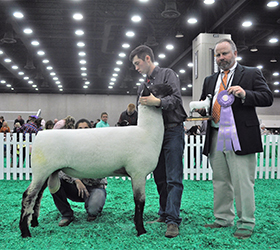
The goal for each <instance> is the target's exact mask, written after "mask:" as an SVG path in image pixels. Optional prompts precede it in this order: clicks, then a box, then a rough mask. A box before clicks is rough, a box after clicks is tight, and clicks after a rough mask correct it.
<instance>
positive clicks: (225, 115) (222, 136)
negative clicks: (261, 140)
mask: <svg viewBox="0 0 280 250" xmlns="http://www.w3.org/2000/svg"><path fill="white" fill-rule="evenodd" d="M217 101H218V103H219V104H220V105H221V114H220V127H219V133H218V142H217V150H218V151H223V149H224V145H225V147H226V150H232V145H233V148H234V151H237V150H241V147H240V143H239V139H238V135H237V131H236V126H235V121H234V117H233V113H232V109H231V104H233V102H234V95H233V94H231V95H228V93H227V91H226V90H223V91H221V92H220V93H219V94H218V97H217Z"/></svg>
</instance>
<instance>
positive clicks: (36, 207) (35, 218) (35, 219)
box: [31, 181, 47, 227]
mask: <svg viewBox="0 0 280 250" xmlns="http://www.w3.org/2000/svg"><path fill="white" fill-rule="evenodd" d="M46 187H47V181H45V183H44V185H43V186H42V188H41V190H40V192H39V194H38V196H37V199H36V201H35V205H34V213H33V215H32V220H31V227H37V226H38V225H39V222H38V217H39V213H40V205H41V200H42V198H43V193H44V191H45V189H46Z"/></svg>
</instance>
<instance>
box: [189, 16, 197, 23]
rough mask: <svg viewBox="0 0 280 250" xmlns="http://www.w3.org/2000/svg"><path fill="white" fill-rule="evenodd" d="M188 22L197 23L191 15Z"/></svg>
mask: <svg viewBox="0 0 280 250" xmlns="http://www.w3.org/2000/svg"><path fill="white" fill-rule="evenodd" d="M188 23H190V24H195V23H197V19H196V18H194V17H191V18H189V19H188Z"/></svg>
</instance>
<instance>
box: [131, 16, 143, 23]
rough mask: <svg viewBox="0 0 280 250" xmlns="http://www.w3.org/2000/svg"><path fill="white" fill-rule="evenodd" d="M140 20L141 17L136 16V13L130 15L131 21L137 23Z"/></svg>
mask: <svg viewBox="0 0 280 250" xmlns="http://www.w3.org/2000/svg"><path fill="white" fill-rule="evenodd" d="M141 20H142V19H141V17H140V16H138V15H135V16H133V17H131V21H132V22H135V23H138V22H140V21H141Z"/></svg>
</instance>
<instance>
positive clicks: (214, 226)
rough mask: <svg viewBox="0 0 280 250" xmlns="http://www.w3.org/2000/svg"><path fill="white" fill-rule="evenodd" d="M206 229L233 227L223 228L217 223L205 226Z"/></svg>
mask: <svg viewBox="0 0 280 250" xmlns="http://www.w3.org/2000/svg"><path fill="white" fill-rule="evenodd" d="M204 227H209V228H212V229H213V228H221V227H231V226H222V225H220V224H218V223H216V222H214V223H212V224H205V225H204Z"/></svg>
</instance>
